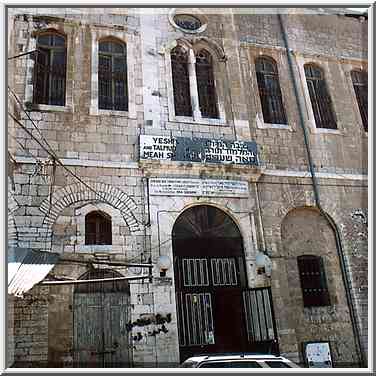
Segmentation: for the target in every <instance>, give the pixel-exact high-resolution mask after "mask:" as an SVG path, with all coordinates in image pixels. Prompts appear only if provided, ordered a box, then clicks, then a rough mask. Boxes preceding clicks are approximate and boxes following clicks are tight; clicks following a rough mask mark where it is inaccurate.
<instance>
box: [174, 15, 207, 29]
mask: <svg viewBox="0 0 376 376" xmlns="http://www.w3.org/2000/svg"><path fill="white" fill-rule="evenodd" d="M174 22H175V23H176V25H178V26H179V27H181V28H182V29H185V30H189V31H196V30H198V29H199V28H200V27H201V26H202V23H201V21H200V19H198V18H197V17H194V16H192V15H190V14H176V15H175V16H174Z"/></svg>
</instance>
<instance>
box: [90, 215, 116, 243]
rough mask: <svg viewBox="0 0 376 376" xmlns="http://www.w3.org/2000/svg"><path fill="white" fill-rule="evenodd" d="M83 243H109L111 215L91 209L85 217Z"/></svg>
mask: <svg viewBox="0 0 376 376" xmlns="http://www.w3.org/2000/svg"><path fill="white" fill-rule="evenodd" d="M85 244H87V245H111V244H112V222H111V217H110V216H109V215H108V214H105V213H103V212H100V211H93V212H91V213H89V214H87V215H86V217H85Z"/></svg>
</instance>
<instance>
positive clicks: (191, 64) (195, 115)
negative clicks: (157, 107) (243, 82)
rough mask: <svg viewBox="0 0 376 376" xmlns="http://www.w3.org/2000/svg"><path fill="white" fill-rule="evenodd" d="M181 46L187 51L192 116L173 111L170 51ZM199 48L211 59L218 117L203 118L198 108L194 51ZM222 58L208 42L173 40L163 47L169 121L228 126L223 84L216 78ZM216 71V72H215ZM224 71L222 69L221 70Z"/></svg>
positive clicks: (220, 67)
mask: <svg viewBox="0 0 376 376" xmlns="http://www.w3.org/2000/svg"><path fill="white" fill-rule="evenodd" d="M177 45H179V46H181V47H182V48H183V49H185V50H186V51H187V54H188V72H189V84H190V94H191V106H192V116H180V115H176V113H175V102H174V91H173V87H174V86H173V77H172V65H171V51H172V50H173V49H174V48H175V47H176V46H177ZM201 49H206V50H207V51H208V52H209V53H210V55H211V56H212V59H213V71H214V85H215V91H216V105H217V109H218V118H205V117H203V116H202V115H201V112H200V110H199V98H198V88H197V77H196V73H195V64H196V56H195V55H196V52H197V51H198V50H201ZM222 63H223V60H221V58H220V57H219V52H218V51H215V50H214V49H213V48H212V47H211V46H210V45H209V44H208V43H206V42H205V43H203V42H200V41H199V42H197V43H196V44H194V45H192V44H190V43H189V42H186V41H184V40H179V42H177V41H176V40H174V41H173V42H172V43H170V45H169V46H167V47H166V48H165V66H166V76H167V92H168V117H169V121H170V122H179V123H191V124H203V125H219V126H228V125H227V124H226V114H225V109H224V105H225V95H224V86H223V83H221V82H220V81H219V80H218V73H219V72H220V73H222V71H223V67H222V65H221V64H222ZM216 73H217V74H216ZM223 73H224V71H223Z"/></svg>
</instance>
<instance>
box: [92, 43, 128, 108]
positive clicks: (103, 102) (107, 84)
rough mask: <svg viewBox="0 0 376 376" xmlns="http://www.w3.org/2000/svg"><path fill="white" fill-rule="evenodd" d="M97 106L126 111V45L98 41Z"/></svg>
mask: <svg viewBox="0 0 376 376" xmlns="http://www.w3.org/2000/svg"><path fill="white" fill-rule="evenodd" d="M98 61H99V66H98V89H99V95H98V107H99V109H103V110H115V111H128V84H127V61H126V45H125V44H124V43H121V42H117V41H101V42H99V59H98Z"/></svg>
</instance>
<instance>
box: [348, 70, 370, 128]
mask: <svg viewBox="0 0 376 376" xmlns="http://www.w3.org/2000/svg"><path fill="white" fill-rule="evenodd" d="M351 80H352V83H353V86H354V91H355V95H356V100H357V102H358V107H359V111H360V115H361V117H362V123H363V127H364V130H365V131H366V132H368V75H367V73H366V72H361V71H357V70H354V71H351Z"/></svg>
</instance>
